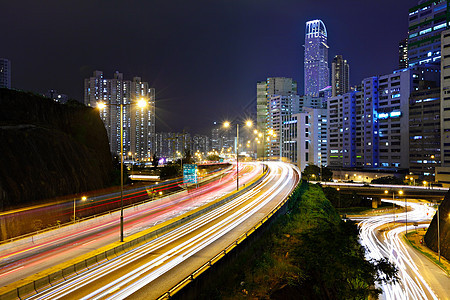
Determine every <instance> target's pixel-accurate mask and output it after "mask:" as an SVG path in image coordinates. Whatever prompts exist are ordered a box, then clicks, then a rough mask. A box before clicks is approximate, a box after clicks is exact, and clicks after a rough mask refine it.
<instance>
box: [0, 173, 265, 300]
mask: <svg viewBox="0 0 450 300" xmlns="http://www.w3.org/2000/svg"><path fill="white" fill-rule="evenodd" d="M266 176H267V171H266V172H265V173H264V174H263V175H262V176H260V177H259V178H258V179H256V180H255V181H254V182H252V183H251V184H250V185H248V186H246V187H245V188H242V189H241V190H239V191H237V192H235V193H234V194H233V195H231V196H228V197H225V198H223V199H221V200H219V201H217V202H215V203H213V204H210V205H208V206H206V207H203V208H199V209H197V210H196V211H194V212H193V213H192V212H188V213H187V214H186V215H184V216H180V217H179V218H178V219H177V220H176V221H175V222H170V221H167V222H170V223H169V224H167V225H163V226H161V227H160V228H158V229H156V230H154V231H151V232H149V233H147V234H145V235H143V236H140V237H138V238H136V239H133V240H131V241H129V242H124V243H123V244H121V245H119V246H117V247H114V248H112V249H109V250H107V251H104V252H101V253H99V254H97V255H95V256H92V257H89V258H87V259H85V260H83V261H80V262H77V263H75V264H73V265H71V266H68V267H66V268H64V269H61V270H59V271H56V272H53V273H51V274H48V275H46V276H43V277H41V278H39V279H37V280H34V281H32V282H30V283H27V284H25V285H23V286H20V287H18V288H14V289H13V290H11V291H8V292H6V293H3V294H1V295H0V300H12V299H26V298H28V297H30V296H33V295H35V294H37V293H39V292H42V291H44V290H45V289H47V288H49V287H52V286H55V285H57V284H59V283H61V282H63V281H66V280H67V279H70V278H72V277H74V276H77V275H79V274H81V273H83V272H85V271H87V270H90V269H92V268H95V267H97V266H98V265H100V264H101V263H103V262H105V261H109V260H112V259H114V258H115V257H117V256H119V255H121V254H123V253H125V252H127V251H130V250H132V249H134V248H137V247H138V246H140V245H143V244H145V243H146V242H147V241H150V240H153V239H155V238H156V237H158V236H160V235H162V234H164V233H166V232H167V231H169V230H171V229H173V228H175V227H178V226H180V225H183V224H185V223H187V222H188V221H190V220H192V219H194V218H196V217H198V216H200V215H202V214H204V213H206V212H209V211H211V210H213V209H214V208H216V207H218V206H221V205H223V204H225V203H227V202H229V201H231V200H233V199H235V198H237V197H239V196H240V195H241V194H243V193H244V192H245V191H246V190H248V189H251V188H253V187H254V186H255V185H257V184H258V183H260V182H261V181H262V180H263V179H264V178H265V177H266ZM163 224H164V223H163Z"/></svg>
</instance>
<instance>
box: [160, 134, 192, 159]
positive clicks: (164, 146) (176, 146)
mask: <svg viewBox="0 0 450 300" xmlns="http://www.w3.org/2000/svg"><path fill="white" fill-rule="evenodd" d="M191 142H192V140H191V135H190V134H189V133H187V132H183V133H176V132H158V133H156V134H155V153H156V155H157V156H159V157H163V158H166V159H170V160H176V159H178V158H181V157H183V156H184V152H185V150H190V151H191V155H192V154H193V153H192V148H191Z"/></svg>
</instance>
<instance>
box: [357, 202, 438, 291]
mask: <svg viewBox="0 0 450 300" xmlns="http://www.w3.org/2000/svg"><path fill="white" fill-rule="evenodd" d="M383 201H384V202H389V203H395V204H396V205H399V206H403V207H404V205H405V202H404V201H392V200H383ZM407 206H408V207H410V209H411V210H410V211H408V212H407V213H406V212H402V213H398V214H395V222H396V223H395V224H396V226H395V227H394V223H393V221H394V214H387V215H382V216H374V217H369V218H365V219H362V220H361V222H360V223H359V226H360V242H361V244H362V245H363V246H364V247H366V257H367V258H368V259H381V258H387V259H388V260H389V261H390V262H391V263H393V264H395V265H396V267H397V268H398V270H399V273H398V276H399V279H400V280H399V282H398V283H388V284H382V285H381V286H380V288H381V289H382V292H383V294H382V298H383V299H438V298H437V296H436V295H435V293H434V292H433V290H432V289H431V287H430V286H429V284H428V283H427V282H426V281H425V279H424V278H423V276H422V275H421V272H420V270H419V268H418V267H417V265H416V264H415V262H414V260H413V259H412V258H411V256H410V254H409V252H408V249H407V248H406V246H405V244H404V243H403V242H402V238H403V235H404V232H405V229H406V228H407V229H408V230H414V226H413V225H408V226H407V227H406V226H405V219H406V214H407V219H408V224H410V223H415V222H429V221H430V220H431V218H432V216H433V215H434V213H435V210H434V209H432V208H430V207H429V206H427V205H424V204H420V203H413V202H408V203H407ZM426 226H428V225H421V227H426ZM381 229H386V230H381Z"/></svg>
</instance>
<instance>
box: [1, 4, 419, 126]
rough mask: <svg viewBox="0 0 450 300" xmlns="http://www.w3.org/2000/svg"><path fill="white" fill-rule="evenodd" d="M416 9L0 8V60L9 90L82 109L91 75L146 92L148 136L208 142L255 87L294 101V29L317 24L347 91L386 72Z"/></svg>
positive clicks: (299, 65)
mask: <svg viewBox="0 0 450 300" xmlns="http://www.w3.org/2000/svg"><path fill="white" fill-rule="evenodd" d="M417 2H418V1H417V0H379V1H369V0H339V1H337V0H201V1H195V0H188V1H187V0H184V1H170V0H152V1H150V0H145V1H144V0H142V1H133V0H128V1H116V0H103V1H98V0H91V1H84V0H57V1H53V0H44V1H36V0H33V1H21V0H15V1H7V0H0V28H2V34H1V35H0V37H1V38H0V57H4V58H8V59H10V60H11V65H12V86H13V88H17V89H21V90H27V91H34V92H39V93H44V92H46V91H47V90H49V89H56V90H58V91H59V92H60V93H63V94H67V95H68V96H69V97H71V98H74V99H77V100H79V101H83V85H84V83H83V82H84V81H83V80H84V78H87V77H89V76H91V75H92V71H94V70H101V71H103V72H104V75H105V77H106V78H111V77H113V72H115V71H116V70H117V71H120V72H122V73H124V77H125V78H126V79H132V77H133V76H140V77H142V79H143V81H147V82H149V83H150V85H151V86H152V87H154V88H155V89H156V95H157V99H156V106H157V107H156V111H157V125H156V126H157V127H156V131H157V132H159V131H181V130H183V129H186V130H188V131H190V132H192V133H203V134H209V133H210V126H211V124H212V122H213V121H219V122H222V121H224V120H225V119H234V118H236V117H239V118H245V117H246V116H251V114H254V112H255V111H256V82H257V81H261V80H265V78H267V77H271V76H284V77H293V78H294V79H295V80H297V81H298V83H299V93H300V94H301V93H302V92H303V47H302V45H303V43H304V34H305V22H306V21H308V20H313V19H322V20H323V21H324V23H325V25H326V27H327V30H328V44H329V46H330V50H329V62H330V70H331V60H332V58H333V57H334V55H336V54H342V55H344V58H345V59H347V60H348V62H349V64H350V79H351V84H352V85H355V84H358V83H360V81H361V80H362V79H363V78H364V77H368V76H372V75H379V74H386V73H389V72H392V71H393V70H394V69H396V68H397V65H398V50H397V49H398V42H399V41H400V40H401V39H403V38H405V37H406V35H407V30H408V29H407V27H408V21H407V20H408V9H409V8H411V7H412V6H414V5H416V4H417Z"/></svg>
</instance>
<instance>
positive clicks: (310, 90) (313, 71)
mask: <svg viewBox="0 0 450 300" xmlns="http://www.w3.org/2000/svg"><path fill="white" fill-rule="evenodd" d="M328 48H329V47H328V44H327V29H326V27H325V24H324V23H323V22H322V21H321V20H313V21H308V22H306V34H305V60H304V74H305V95H311V96H315V97H318V96H319V91H320V90H322V89H324V88H326V87H328V86H329V85H330V81H329V76H330V75H329V69H328Z"/></svg>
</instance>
